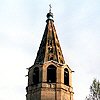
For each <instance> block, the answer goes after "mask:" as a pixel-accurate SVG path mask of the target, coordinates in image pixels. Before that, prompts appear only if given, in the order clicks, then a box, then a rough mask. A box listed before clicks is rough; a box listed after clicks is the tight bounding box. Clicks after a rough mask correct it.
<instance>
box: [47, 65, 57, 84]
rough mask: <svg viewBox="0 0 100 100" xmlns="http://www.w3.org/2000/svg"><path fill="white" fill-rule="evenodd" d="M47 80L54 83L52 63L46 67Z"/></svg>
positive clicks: (54, 70)
mask: <svg viewBox="0 0 100 100" xmlns="http://www.w3.org/2000/svg"><path fill="white" fill-rule="evenodd" d="M47 82H48V83H56V67H55V66H53V65H50V66H49V67H48V68H47Z"/></svg>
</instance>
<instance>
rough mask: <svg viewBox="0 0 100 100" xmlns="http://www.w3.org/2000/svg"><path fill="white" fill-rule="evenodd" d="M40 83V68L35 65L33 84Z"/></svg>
mask: <svg viewBox="0 0 100 100" xmlns="http://www.w3.org/2000/svg"><path fill="white" fill-rule="evenodd" d="M38 83H39V68H38V67H35V68H34V71H33V84H38Z"/></svg>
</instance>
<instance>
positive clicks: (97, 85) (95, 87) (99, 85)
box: [86, 79, 100, 100]
mask: <svg viewBox="0 0 100 100" xmlns="http://www.w3.org/2000/svg"><path fill="white" fill-rule="evenodd" d="M86 100H100V82H99V80H98V81H97V80H96V79H94V80H93V83H92V85H91V86H90V94H89V96H88V97H86Z"/></svg>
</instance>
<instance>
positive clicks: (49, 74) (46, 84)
mask: <svg viewBox="0 0 100 100" xmlns="http://www.w3.org/2000/svg"><path fill="white" fill-rule="evenodd" d="M72 72H73V71H72V70H71V68H70V67H69V66H68V65H67V64H65V60H64V57H63V53H62V50H61V47H60V43H59V40H58V36H57V32H56V28H55V26H54V20H53V13H52V12H51V8H50V10H49V13H47V20H46V27H45V30H44V34H43V37H42V40H41V43H40V47H39V50H38V52H37V56H36V59H35V62H34V64H33V65H32V66H31V67H29V68H28V86H27V87H26V92H27V94H26V100H74V99H73V94H74V92H73V87H72Z"/></svg>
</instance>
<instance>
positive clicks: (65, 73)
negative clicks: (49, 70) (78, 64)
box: [64, 68, 69, 86]
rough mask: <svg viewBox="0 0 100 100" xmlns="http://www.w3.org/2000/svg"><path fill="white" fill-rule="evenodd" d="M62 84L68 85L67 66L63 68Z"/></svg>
mask: <svg viewBox="0 0 100 100" xmlns="http://www.w3.org/2000/svg"><path fill="white" fill-rule="evenodd" d="M64 84H65V85H68V86H69V71H68V69H67V68H65V69H64Z"/></svg>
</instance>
